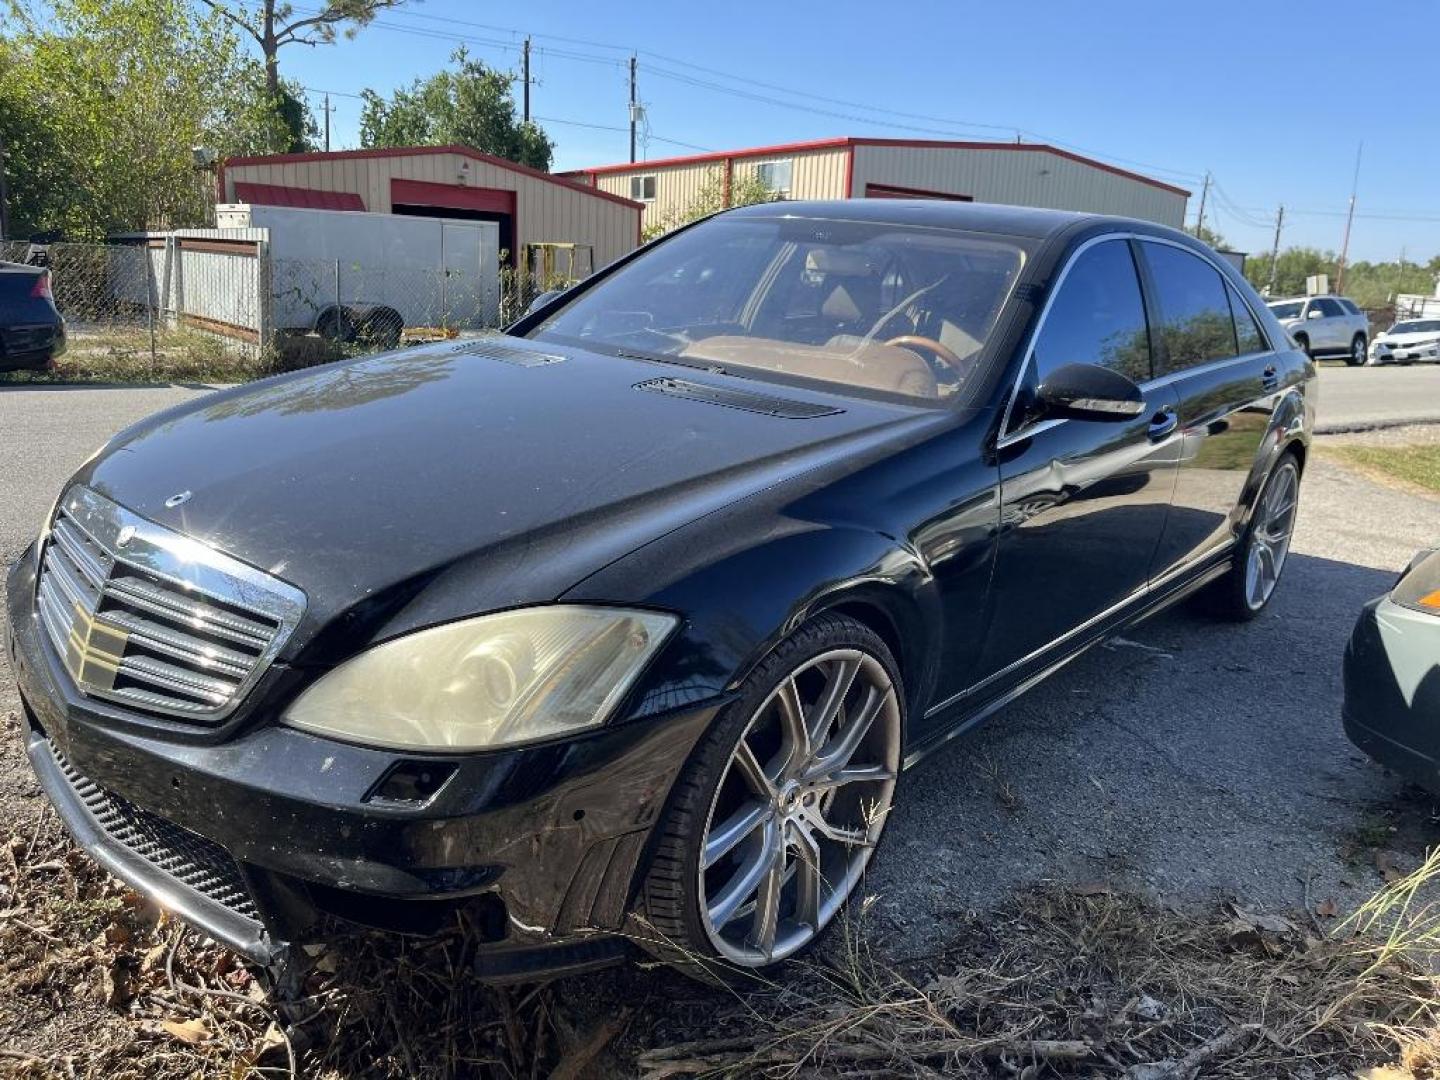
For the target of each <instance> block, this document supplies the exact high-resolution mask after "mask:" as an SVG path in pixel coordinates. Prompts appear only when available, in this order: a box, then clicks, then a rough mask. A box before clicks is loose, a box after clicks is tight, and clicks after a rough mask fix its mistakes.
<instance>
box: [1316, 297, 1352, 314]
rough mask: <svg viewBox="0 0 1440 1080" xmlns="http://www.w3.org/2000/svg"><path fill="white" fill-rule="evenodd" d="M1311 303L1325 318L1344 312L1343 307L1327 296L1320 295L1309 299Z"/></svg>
mask: <svg viewBox="0 0 1440 1080" xmlns="http://www.w3.org/2000/svg"><path fill="white" fill-rule="evenodd" d="M1311 303H1313V304H1314V305H1315V306H1316V307H1318V308H1319V309H1320V314H1322V315H1324V316H1325V317H1326V318H1327V319H1333V318H1335V317H1336V316H1337V315H1344V314H1345V309H1344V308H1342V307H1341V306H1340V305H1339V304H1338V303H1336V302H1335V301H1334V300H1331V299H1330V298H1329V297H1328V296H1322V297H1320V298H1319V299H1318V300H1313V301H1311Z"/></svg>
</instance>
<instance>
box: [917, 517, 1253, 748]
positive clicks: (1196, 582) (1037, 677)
mask: <svg viewBox="0 0 1440 1080" xmlns="http://www.w3.org/2000/svg"><path fill="white" fill-rule="evenodd" d="M1232 546H1233V545H1230V544H1227V545H1226V546H1225V548H1224V550H1223V552H1221V553H1216V554H1214V555H1211V556H1210V557H1209V558H1207V559H1206V560H1205V561H1204V564H1203V565H1204V568H1203V569H1201V570H1199V571H1196V572H1194V574H1193V576H1186V577H1182V578H1179V579H1178V583H1175V582H1173V581H1172V582H1171V583H1165V584H1162V585H1161V587H1160V589H1159V590H1158V591H1149V592H1146V593H1144V594H1142V595H1141V596H1140V597H1138V598H1137V599H1136V600H1135V601H1134V606H1133V607H1130V608H1129V609H1128V610H1126V611H1123V612H1121V613H1119V614H1117V615H1116V616H1115V618H1114V619H1113V620H1107V622H1106V623H1105V624H1104V625H1105V629H1103V630H1102V631H1100V632H1099V633H1097V634H1094V635H1093V636H1090V637H1087V638H1084V639H1082V640H1081V641H1080V643H1079V644H1078V645H1076V646H1075V647H1073V648H1071V649H1070V650H1069V651H1068V652H1062V653H1060V654H1059V655H1058V656H1056V657H1055V658H1054V659H1051V660H1049V661H1044V660H1042V661H1040V662H1039V663H1040V665H1041V666H1040V667H1039V668H1038V669H1036V670H1035V671H1034V672H1033V673H1032V674H1030V675H1027V676H1025V677H1023V678H1022V679H1021V680H1020V681H1019V682H1017V683H1015V684H1013V685H1012V686H1010V687H1009V688H1008V689H1006V690H1004V691H1002V692H1000V693H999V694H997V695H996V696H994V697H991V698H987V699H985V700H983V701H981V702H980V703H979V704H978V705H976V704H974V703H973V694H972V693H966V694H964V695H962V696H961V697H959V698H957V699H955V700H953V701H952V702H946V703H943V704H942V705H941V706H940V707H939V708H938V709H937V710H936V711H940V712H944V713H950V714H951V715H953V716H954V717H955V720H954V722H953V723H951V724H950V725H949V726H948V727H946V728H944V729H942V730H941V731H940V732H939V733H937V734H936V735H934V736H932V737H931V738H929V739H927V740H926V741H925V742H924V743H922V744H920V745H918V746H915V747H913V748H910V749H908V750H907V751H906V754H905V758H904V760H903V761H902V762H901V766H900V767H901V768H902V769H908V768H910V767H911V766H912V765H914V764H916V763H917V762H919V761H920V760H922V759H923V758H925V757H927V756H928V755H930V754H932V753H934V752H935V751H936V750H938V749H940V747H942V746H944V745H945V744H946V743H948V742H949V741H950V740H951V739H954V738H956V737H958V736H960V735H963V734H964V733H965V732H967V731H969V730H970V729H971V728H973V727H975V726H977V725H978V724H981V723H983V722H984V721H985V720H988V719H989V718H990V717H991V716H993V715H995V713H997V712H999V711H1000V710H1001V709H1003V708H1004V707H1005V706H1006V705H1008V704H1010V702H1012V701H1014V700H1015V699H1016V698H1018V697H1019V696H1020V695H1021V694H1024V693H1025V692H1026V691H1027V690H1030V689H1031V688H1032V687H1034V686H1036V685H1038V684H1039V683H1041V682H1044V681H1045V680H1046V679H1048V678H1049V677H1050V676H1051V675H1053V674H1054V673H1055V672H1057V671H1059V670H1060V669H1061V668H1063V667H1064V666H1065V665H1066V664H1068V663H1070V661H1072V660H1074V659H1075V658H1076V657H1078V656H1081V655H1083V654H1084V653H1086V652H1088V651H1089V650H1090V649H1092V648H1094V647H1095V646H1096V645H1099V644H1100V643H1102V642H1104V641H1107V640H1108V639H1110V638H1112V637H1115V636H1116V635H1117V634H1119V633H1121V632H1122V631H1124V630H1128V629H1129V628H1130V627H1132V626H1135V625H1137V624H1139V623H1142V622H1144V621H1145V620H1146V619H1148V618H1150V617H1151V616H1152V615H1156V614H1159V613H1160V612H1161V611H1164V610H1165V609H1166V608H1168V607H1170V606H1172V605H1173V604H1177V603H1179V602H1180V601H1181V600H1183V599H1184V598H1185V597H1187V596H1189V595H1190V594H1192V593H1194V592H1197V591H1199V590H1200V589H1202V588H1204V587H1205V586H1206V585H1208V584H1210V583H1211V582H1212V581H1214V580H1215V579H1216V578H1219V577H1223V576H1224V574H1225V573H1226V571H1228V570H1229V569H1230V553H1231V550H1232ZM1212 560H1213V561H1212ZM981 692H983V691H981Z"/></svg>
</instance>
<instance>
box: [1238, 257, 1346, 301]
mask: <svg viewBox="0 0 1440 1080" xmlns="http://www.w3.org/2000/svg"><path fill="white" fill-rule="evenodd" d="M1335 268H1336V259H1335V253H1334V252H1331V251H1319V250H1317V249H1316V248H1306V247H1292V248H1286V249H1285V250H1284V251H1282V252H1280V255H1279V257H1278V258H1277V259H1276V260H1275V288H1274V289H1273V290H1272V292H1271V295H1273V296H1303V295H1304V294H1305V279H1306V278H1307V277H1311V276H1313V275H1315V274H1329V275H1330V283H1331V285H1332V286H1333V285H1334V284H1335ZM1245 276H1246V277H1247V278H1248V279H1249V280H1250V284H1252V285H1254V286H1255V287H1256V288H1257V289H1264V288H1265V287H1266V286H1267V285H1268V284H1269V282H1270V256H1269V255H1252V256H1251V257H1250V258H1248V259H1246V260H1245Z"/></svg>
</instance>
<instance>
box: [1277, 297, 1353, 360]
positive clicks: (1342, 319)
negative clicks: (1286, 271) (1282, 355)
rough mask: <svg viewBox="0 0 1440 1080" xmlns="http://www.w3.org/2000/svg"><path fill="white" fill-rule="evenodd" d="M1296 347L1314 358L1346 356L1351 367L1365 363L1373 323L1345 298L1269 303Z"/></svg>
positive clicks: (1309, 298)
mask: <svg viewBox="0 0 1440 1080" xmlns="http://www.w3.org/2000/svg"><path fill="white" fill-rule="evenodd" d="M1269 305H1270V310H1271V312H1273V313H1274V315H1275V318H1277V319H1279V320H1280V325H1281V326H1283V327H1284V328H1285V330H1286V332H1287V333H1288V334H1289V335H1290V336H1291V337H1292V338H1294V339H1295V344H1296V345H1298V346H1300V348H1302V349H1304V350H1305V351H1306V352H1307V353H1309V354H1310V355H1311V356H1314V357H1320V356H1343V357H1344V358H1345V362H1346V363H1347V364H1349V365H1350V366H1351V367H1359V366H1360V365H1361V364H1363V363H1365V356H1366V352H1367V350H1368V348H1369V344H1370V320H1369V318H1368V317H1366V315H1365V313H1364V312H1363V311H1361V310H1360V309H1359V308H1358V307H1356V306H1355V302H1354V301H1353V300H1347V299H1346V298H1345V297H1343V296H1299V297H1295V298H1293V299H1290V300H1271V301H1269Z"/></svg>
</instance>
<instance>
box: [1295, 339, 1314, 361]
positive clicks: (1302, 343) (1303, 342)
mask: <svg viewBox="0 0 1440 1080" xmlns="http://www.w3.org/2000/svg"><path fill="white" fill-rule="evenodd" d="M1295 347H1296V348H1297V349H1299V350H1300V351H1301V352H1303V353H1304V354H1305V355H1306V356H1308V357H1310V359H1312V360H1313V359H1315V354H1314V353H1312V352H1311V351H1310V339H1309V338H1308V337H1306V336H1305V335H1304V334H1296V335H1295Z"/></svg>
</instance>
